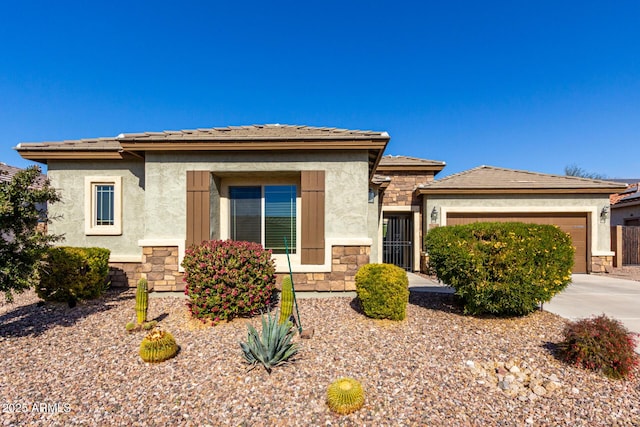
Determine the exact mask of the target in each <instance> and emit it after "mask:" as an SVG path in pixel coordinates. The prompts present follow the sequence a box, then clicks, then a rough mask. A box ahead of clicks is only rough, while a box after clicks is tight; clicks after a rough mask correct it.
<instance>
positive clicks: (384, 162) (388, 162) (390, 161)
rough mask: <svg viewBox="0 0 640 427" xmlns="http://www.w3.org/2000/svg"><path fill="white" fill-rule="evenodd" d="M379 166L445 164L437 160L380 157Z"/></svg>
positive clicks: (390, 156)
mask: <svg viewBox="0 0 640 427" xmlns="http://www.w3.org/2000/svg"><path fill="white" fill-rule="evenodd" d="M379 165H380V166H442V167H444V166H446V163H445V162H441V161H438V160H428V159H420V158H417V157H409V156H393V155H387V156H382V159H380V163H379Z"/></svg>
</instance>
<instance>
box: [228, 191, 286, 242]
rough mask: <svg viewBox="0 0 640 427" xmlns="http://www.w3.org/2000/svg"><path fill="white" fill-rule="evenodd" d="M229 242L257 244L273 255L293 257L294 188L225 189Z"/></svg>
mask: <svg viewBox="0 0 640 427" xmlns="http://www.w3.org/2000/svg"><path fill="white" fill-rule="evenodd" d="M229 201H230V214H231V218H230V238H231V239H233V240H244V241H249V242H256V243H260V244H261V245H262V246H263V247H264V248H265V249H271V250H272V251H273V253H274V254H284V253H285V243H284V239H285V238H286V239H287V244H288V246H289V253H292V254H294V253H296V186H295V185H265V186H234V187H229Z"/></svg>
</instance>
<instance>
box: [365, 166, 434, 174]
mask: <svg viewBox="0 0 640 427" xmlns="http://www.w3.org/2000/svg"><path fill="white" fill-rule="evenodd" d="M444 168H445V165H411V166H401V165H379V166H378V168H377V171H378V172H393V171H411V172H423V171H424V172H436V173H435V174H437V173H438V172H440V171H441V170H442V169H444ZM435 174H434V175H435Z"/></svg>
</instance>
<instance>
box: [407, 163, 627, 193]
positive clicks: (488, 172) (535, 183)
mask: <svg viewBox="0 0 640 427" xmlns="http://www.w3.org/2000/svg"><path fill="white" fill-rule="evenodd" d="M625 187H626V185H625V184H621V183H616V182H611V181H604V180H597V179H587V178H579V177H574V176H564V175H550V174H543V173H538V172H529V171H523V170H515V169H506V168H499V167H494V166H479V167H476V168H473V169H469V170H466V171H463V172H460V173H457V174H454V175H450V176H448V177H445V178H441V179H439V180H436V181H434V182H432V183H430V184H425V185H421V186H420V187H419V188H418V190H419V191H420V192H423V193H428V192H430V191H433V190H463V191H468V192H476V191H487V190H492V191H495V190H504V191H507V192H508V191H510V190H513V191H517V190H525V191H526V190H529V191H553V190H583V191H595V192H603V193H607V192H609V193H611V192H616V191H620V190H623V189H624V188H625ZM438 192H441V191H438Z"/></svg>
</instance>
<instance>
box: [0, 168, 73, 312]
mask: <svg viewBox="0 0 640 427" xmlns="http://www.w3.org/2000/svg"><path fill="white" fill-rule="evenodd" d="M0 173H3V172H0ZM39 180H40V168H39V167H37V166H32V167H29V168H27V169H25V170H21V171H19V172H18V173H16V174H15V175H14V176H13V178H12V179H11V180H10V181H7V182H1V183H0V291H2V292H4V294H5V300H6V301H8V302H11V301H13V292H16V293H21V292H23V291H25V290H26V289H29V288H30V287H32V286H33V285H34V284H35V283H36V281H37V274H38V266H39V264H40V262H41V261H42V258H43V256H44V254H45V252H46V250H47V248H49V246H51V243H53V242H54V241H57V240H59V239H60V238H61V237H60V236H55V235H48V234H46V232H45V231H43V230H41V229H38V221H45V222H49V219H48V218H47V215H46V204H47V203H54V202H57V201H59V200H60V197H59V195H58V193H57V192H56V191H55V189H53V188H52V187H51V186H50V183H49V180H44V181H43V182H41V183H40V184H41V185H38V184H39V182H38V181H39Z"/></svg>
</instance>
